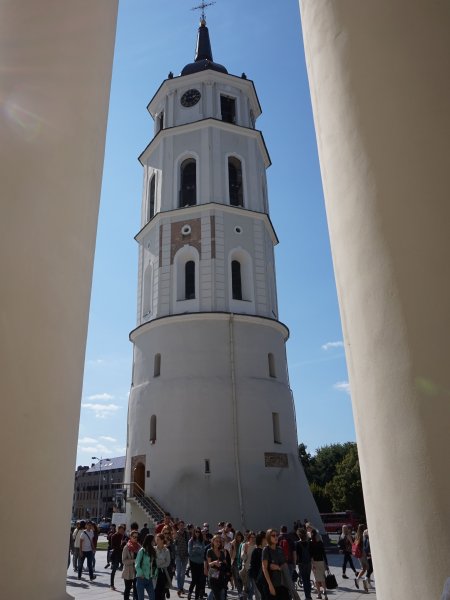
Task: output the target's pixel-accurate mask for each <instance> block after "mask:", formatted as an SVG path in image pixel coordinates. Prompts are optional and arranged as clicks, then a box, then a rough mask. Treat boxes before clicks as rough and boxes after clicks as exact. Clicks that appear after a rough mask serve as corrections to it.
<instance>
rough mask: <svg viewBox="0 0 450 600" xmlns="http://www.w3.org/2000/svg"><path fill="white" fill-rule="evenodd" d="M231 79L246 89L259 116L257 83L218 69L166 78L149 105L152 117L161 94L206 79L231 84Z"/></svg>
mask: <svg viewBox="0 0 450 600" xmlns="http://www.w3.org/2000/svg"><path fill="white" fill-rule="evenodd" d="M230 79H231V80H232V83H233V84H234V85H237V84H238V85H240V86H242V87H243V89H245V90H246V92H247V94H248V96H249V98H250V99H251V101H252V105H253V110H254V112H255V118H258V117H259V116H260V115H261V114H262V109H261V104H260V103H259V98H258V94H257V93H256V88H255V84H254V83H253V81H252V80H251V79H243V78H242V77H239V76H238V75H231V74H229V73H228V74H225V73H220V72H218V71H209V70H207V71H200V72H198V73H191V74H190V75H179V76H178V77H171V78H169V79H165V80H164V81H163V82H162V83H161V85H160V86H159V88H158V89H157V90H156V92H155V94H154V96H153V98H152V99H151V100H150V102H149V103H148V105H147V110H148V112H149V113H150V114H151V116H152V118H155V115H156V114H157V112H158V110H157V105H158V103H159V101H160V99H161V96H165V95H167V94H169V93H173V92H176V91H177V90H178V89H179V88H181V87H182V88H186V87H189V86H193V85H194V84H195V83H196V82H204V81H208V80H211V81H216V82H218V83H223V84H229V83H230Z"/></svg>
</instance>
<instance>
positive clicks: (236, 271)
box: [231, 260, 242, 300]
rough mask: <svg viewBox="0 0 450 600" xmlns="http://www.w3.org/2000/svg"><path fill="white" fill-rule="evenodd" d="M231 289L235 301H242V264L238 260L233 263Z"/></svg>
mask: <svg viewBox="0 0 450 600" xmlns="http://www.w3.org/2000/svg"><path fill="white" fill-rule="evenodd" d="M231 288H232V293H233V300H242V279H241V263H240V262H239V261H238V260H233V261H232V263H231Z"/></svg>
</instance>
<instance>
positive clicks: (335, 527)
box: [320, 510, 362, 533]
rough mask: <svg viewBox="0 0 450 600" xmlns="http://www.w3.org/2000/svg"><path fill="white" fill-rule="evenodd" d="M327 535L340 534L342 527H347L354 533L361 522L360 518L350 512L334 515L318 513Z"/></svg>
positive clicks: (335, 513)
mask: <svg viewBox="0 0 450 600" xmlns="http://www.w3.org/2000/svg"><path fill="white" fill-rule="evenodd" d="M320 516H321V517H322V522H323V525H324V527H325V531H326V532H327V533H341V531H342V525H348V526H349V527H350V530H351V531H356V530H357V528H358V525H359V524H360V523H361V522H362V521H361V517H360V516H359V515H358V514H357V513H355V512H353V511H352V510H346V511H343V512H334V513H320Z"/></svg>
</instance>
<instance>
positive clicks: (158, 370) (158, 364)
mask: <svg viewBox="0 0 450 600" xmlns="http://www.w3.org/2000/svg"><path fill="white" fill-rule="evenodd" d="M160 375H161V354H155V361H154V363H153V377H159V376H160Z"/></svg>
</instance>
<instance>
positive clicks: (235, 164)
mask: <svg viewBox="0 0 450 600" xmlns="http://www.w3.org/2000/svg"><path fill="white" fill-rule="evenodd" d="M228 186H229V189H230V204H231V206H244V192H243V187H242V164H241V161H240V160H239V159H238V158H236V157H235V156H230V157H229V158H228Z"/></svg>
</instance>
